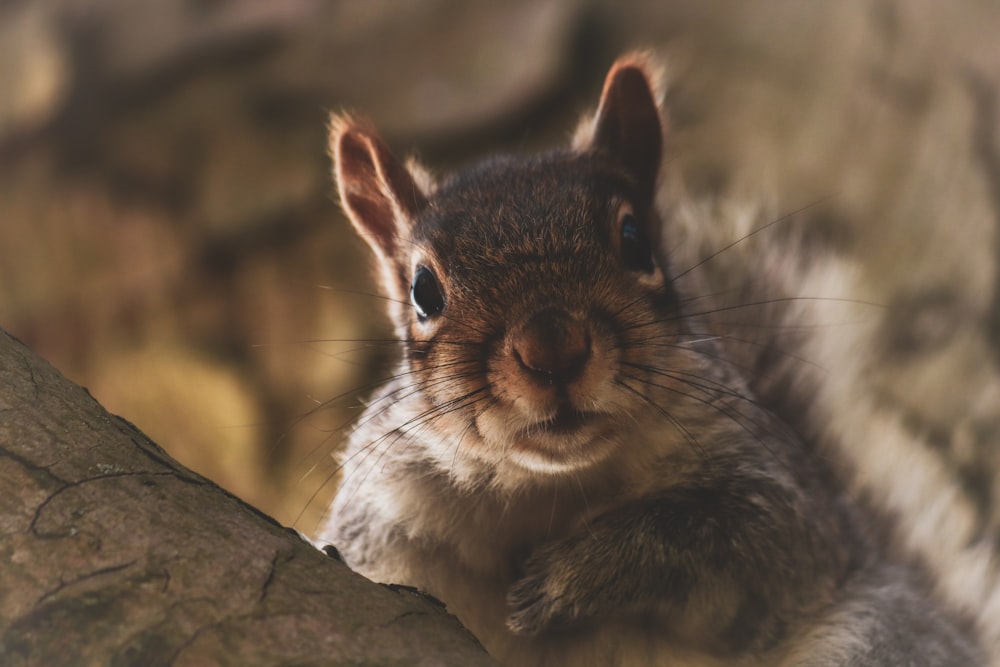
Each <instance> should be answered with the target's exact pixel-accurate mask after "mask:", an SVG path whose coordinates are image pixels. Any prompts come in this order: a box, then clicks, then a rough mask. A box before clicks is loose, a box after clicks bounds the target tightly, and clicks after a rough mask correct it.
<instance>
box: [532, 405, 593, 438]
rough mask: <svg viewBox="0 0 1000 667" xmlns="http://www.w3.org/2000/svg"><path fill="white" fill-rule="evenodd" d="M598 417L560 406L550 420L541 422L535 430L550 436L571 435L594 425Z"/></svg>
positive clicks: (590, 413)
mask: <svg viewBox="0 0 1000 667" xmlns="http://www.w3.org/2000/svg"><path fill="white" fill-rule="evenodd" d="M597 418H598V415H597V414H595V413H592V412H581V411H580V410H575V409H573V408H571V407H569V406H560V407H559V409H558V410H556V412H555V414H554V415H552V416H551V417H550V418H548V419H546V420H544V421H542V422H539V423H538V424H537V425H536V427H535V428H537V429H538V430H539V431H541V432H543V433H547V434H550V435H569V434H572V433H576V432H577V431H579V430H581V429H583V428H585V427H587V426H589V425H590V424H592V423H594V421H596V420H597Z"/></svg>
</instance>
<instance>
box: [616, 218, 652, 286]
mask: <svg viewBox="0 0 1000 667" xmlns="http://www.w3.org/2000/svg"><path fill="white" fill-rule="evenodd" d="M621 253H622V259H623V260H624V261H625V265H626V266H628V268H630V269H632V270H633V271H641V272H642V273H652V272H653V270H654V268H655V267H654V266H653V250H652V246H651V245H650V243H649V239H648V238H646V235H645V234H644V233H643V230H642V227H641V226H640V224H639V221H638V220H636V217H635V216H634V215H633V214H632V213H631V212H630V211H628V212H625V213H624V214H623V215H622V218H621Z"/></svg>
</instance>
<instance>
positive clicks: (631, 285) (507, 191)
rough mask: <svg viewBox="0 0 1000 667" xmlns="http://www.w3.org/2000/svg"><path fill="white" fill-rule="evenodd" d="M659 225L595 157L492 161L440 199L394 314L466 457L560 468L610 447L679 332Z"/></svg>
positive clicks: (404, 267) (583, 462)
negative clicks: (405, 304) (403, 301)
mask: <svg viewBox="0 0 1000 667" xmlns="http://www.w3.org/2000/svg"><path fill="white" fill-rule="evenodd" d="M656 229H659V224H658V220H657V215H656V212H655V211H654V210H653V209H652V208H651V207H650V206H649V205H648V204H647V203H646V202H643V201H640V200H639V199H638V198H637V196H636V191H635V187H634V183H632V182H631V180H630V179H629V177H628V175H627V174H624V173H621V172H620V171H618V170H617V169H616V168H615V166H614V165H613V164H610V163H608V162H606V161H604V160H602V159H600V158H598V157H595V156H590V155H577V154H572V153H555V154H552V155H549V156H544V157H541V158H534V159H530V160H523V159H520V160H519V159H508V160H494V161H491V162H489V163H486V164H483V165H480V166H479V167H477V168H475V169H473V170H470V171H468V172H465V173H463V174H461V175H460V176H459V177H457V178H456V179H454V180H453V181H452V182H450V183H448V184H446V185H445V186H443V187H441V188H439V189H438V190H437V191H436V192H435V193H434V195H433V197H432V198H431V199H430V203H429V205H428V206H427V207H426V208H425V209H424V210H423V211H422V213H421V215H420V216H419V217H418V218H417V220H416V221H415V224H414V225H413V227H412V232H411V237H410V240H409V243H407V244H406V245H405V246H403V252H402V255H403V257H401V258H399V259H400V261H399V262H398V263H397V264H398V266H399V268H400V270H401V271H403V272H404V275H405V276H406V279H407V282H406V284H407V285H408V287H409V289H408V299H409V308H403V309H399V310H397V312H396V317H397V318H398V319H399V321H398V322H397V324H398V325H399V326H400V327H401V329H403V330H405V331H406V360H407V363H408V365H409V370H410V371H411V372H412V374H413V380H414V383H415V385H417V386H419V387H420V389H421V391H422V392H423V393H424V394H425V395H426V396H427V397H428V398H429V400H430V402H431V403H432V405H433V406H434V407H433V409H434V410H436V411H439V413H440V414H439V415H438V416H435V417H434V421H438V422H439V423H438V424H437V426H439V427H441V428H442V431H443V432H446V433H462V434H464V436H463V438H462V441H461V443H460V445H459V446H460V448H462V451H463V453H468V454H470V455H472V456H476V457H478V458H484V459H487V460H490V461H494V460H499V459H502V460H503V461H505V462H508V463H515V464H517V465H519V466H521V467H524V468H527V469H530V470H535V471H545V472H557V471H564V470H575V469H578V468H581V467H584V466H587V465H590V464H592V463H594V462H597V461H600V460H603V459H604V458H605V457H606V456H607V455H608V454H610V453H611V452H612V451H614V449H615V448H616V447H617V446H618V445H619V444H620V443H618V442H617V441H616V440H615V438H614V437H613V434H614V433H616V432H621V431H623V430H624V429H622V428H621V424H620V423H619V422H621V421H623V420H629V421H634V420H636V419H639V418H640V417H641V413H642V412H643V410H648V409H650V406H649V405H644V403H643V401H642V400H641V398H640V397H641V396H644V395H648V394H649V387H648V383H649V382H651V381H652V382H655V381H656V379H655V378H649V377H646V376H647V375H648V374H649V372H650V369H654V368H658V367H660V366H662V364H663V363H664V360H663V359H662V358H661V357H663V356H664V355H663V352H664V351H667V352H669V351H670V347H669V345H670V343H671V336H674V337H675V338H674V339H673V340H675V341H676V336H677V335H678V334H680V330H679V328H678V327H679V322H680V320H679V319H678V317H677V315H678V311H677V304H676V300H675V299H674V297H673V292H672V290H671V289H670V286H669V284H668V283H667V282H666V281H665V279H664V270H663V269H664V267H663V266H662V263H663V262H662V260H661V259H660V258H659V257H657V256H656V255H658V253H657V252H656V251H655V247H654V243H655V240H654V238H653V237H652V236H651V234H650V230H656ZM674 365H675V366H676V364H674ZM433 427H434V425H433V424H432V425H431V428H433Z"/></svg>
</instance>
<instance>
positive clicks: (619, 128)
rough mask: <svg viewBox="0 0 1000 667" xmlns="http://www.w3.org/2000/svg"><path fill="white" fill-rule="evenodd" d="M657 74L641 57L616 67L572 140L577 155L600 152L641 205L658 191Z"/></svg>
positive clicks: (660, 146)
mask: <svg viewBox="0 0 1000 667" xmlns="http://www.w3.org/2000/svg"><path fill="white" fill-rule="evenodd" d="M655 70H656V67H655V66H654V65H653V64H652V61H651V59H650V58H649V57H648V56H645V55H642V54H633V55H628V56H623V57H621V58H619V59H618V60H617V61H615V64H614V65H612V67H611V70H610V71H609V72H608V75H607V77H606V78H605V79H604V90H603V92H602V93H601V102H600V104H599V106H598V108H597V113H596V114H595V116H594V118H593V120H592V121H590V123H589V124H587V125H585V126H583V127H581V129H580V131H578V133H577V136H576V138H575V140H574V147H575V148H577V149H578V150H584V151H595V152H599V153H602V154H604V155H605V156H606V157H608V158H610V159H611V160H612V161H613V162H615V163H617V164H618V166H620V167H621V168H622V169H623V170H624V171H625V173H627V174H628V175H629V176H630V177H632V179H633V181H634V182H635V184H636V187H637V190H638V191H637V195H638V197H639V198H640V199H641V200H642V201H643V202H645V203H650V202H651V201H652V198H653V194H654V192H655V191H656V179H657V175H658V173H659V170H660V161H661V154H662V151H663V133H664V127H663V120H662V117H661V114H660V108H659V105H658V97H659V94H658V90H657V86H656V84H655V83H654V82H656V81H658V80H659V76H657V74H656V73H655Z"/></svg>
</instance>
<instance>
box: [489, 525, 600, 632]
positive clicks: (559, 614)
mask: <svg viewBox="0 0 1000 667" xmlns="http://www.w3.org/2000/svg"><path fill="white" fill-rule="evenodd" d="M582 546H583V545H581V544H579V543H578V542H576V541H566V542H559V543H556V544H552V545H549V546H548V547H546V548H543V549H542V550H540V551H539V552H537V553H535V554H534V555H533V556H532V557H531V558H529V559H528V562H527V564H526V568H525V573H524V576H523V577H521V579H519V580H518V581H516V582H514V584H513V586H511V588H510V591H509V592H508V593H507V603H508V605H509V606H510V608H511V614H510V616H508V617H507V627H508V628H510V630H511V631H513V632H515V633H517V634H520V635H527V636H534V635H538V634H541V633H542V632H544V631H546V630H548V629H551V628H554V627H559V626H564V625H567V624H569V623H572V622H573V621H576V620H578V619H580V618H584V617H587V616H590V615H591V614H593V613H594V612H596V611H597V607H599V606H600V605H599V597H600V595H601V591H600V590H599V589H600V582H599V580H600V579H601V577H599V576H596V577H595V576H594V575H595V572H594V570H588V568H590V567H592V566H594V565H596V564H595V563H592V562H591V563H588V562H585V561H586V560H592V559H589V558H587V553H586V550H585V549H582V548H581V547H582ZM581 573H587V575H588V576H587V577H586V581H582V580H581V577H580V575H581Z"/></svg>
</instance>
